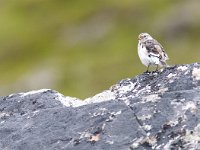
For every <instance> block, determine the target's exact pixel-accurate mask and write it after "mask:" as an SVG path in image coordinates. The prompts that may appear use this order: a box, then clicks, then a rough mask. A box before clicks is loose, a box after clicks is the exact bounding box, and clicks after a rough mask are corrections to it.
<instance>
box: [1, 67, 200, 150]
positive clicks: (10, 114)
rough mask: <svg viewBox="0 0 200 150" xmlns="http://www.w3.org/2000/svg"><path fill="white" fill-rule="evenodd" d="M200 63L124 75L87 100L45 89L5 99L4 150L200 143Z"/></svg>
mask: <svg viewBox="0 0 200 150" xmlns="http://www.w3.org/2000/svg"><path fill="white" fill-rule="evenodd" d="M199 110H200V63H195V64H188V65H177V66H173V67H169V68H165V69H161V70H160V71H159V72H155V73H149V74H147V73H143V74H141V75H138V76H136V77H134V78H131V79H124V80H122V81H120V82H119V83H117V84H116V85H113V86H112V87H111V88H110V89H109V90H106V91H103V92H102V93H100V94H97V95H96V96H94V97H91V98H88V99H86V100H85V101H82V100H79V99H77V98H71V97H65V96H63V95H62V94H60V93H58V92H56V91H53V90H50V89H43V90H39V91H31V92H27V93H18V94H11V95H8V96H5V97H1V98H0V149H6V150H46V149H48V150H60V149H61V150H62V149H63V150H77V149H81V150H102V149H105V150H118V149H119V150H125V149H127V150H128V149H129V150H133V149H138V150H140V149H141V150H143V149H161V150H163V149H165V150H170V149H185V150H188V149H190V150H191V149H198V148H199V147H200V144H199V142H200V111H199Z"/></svg>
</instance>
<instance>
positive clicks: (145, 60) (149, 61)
mask: <svg viewBox="0 0 200 150" xmlns="http://www.w3.org/2000/svg"><path fill="white" fill-rule="evenodd" d="M138 55H139V58H140V60H141V62H142V64H143V65H145V66H149V65H156V64H159V62H160V61H159V58H158V57H153V56H151V57H149V54H148V52H147V50H146V48H145V47H144V46H142V44H140V42H138Z"/></svg>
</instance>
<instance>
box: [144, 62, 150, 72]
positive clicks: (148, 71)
mask: <svg viewBox="0 0 200 150" xmlns="http://www.w3.org/2000/svg"><path fill="white" fill-rule="evenodd" d="M149 66H150V64H148V67H147V71H145V73H149Z"/></svg>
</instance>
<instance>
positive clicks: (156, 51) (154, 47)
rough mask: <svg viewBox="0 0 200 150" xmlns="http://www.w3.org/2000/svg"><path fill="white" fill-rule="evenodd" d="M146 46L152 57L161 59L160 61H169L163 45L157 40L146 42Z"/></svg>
mask: <svg viewBox="0 0 200 150" xmlns="http://www.w3.org/2000/svg"><path fill="white" fill-rule="evenodd" d="M144 45H145V46H146V49H147V51H148V52H149V53H150V55H152V56H155V57H159V58H160V59H164V60H167V59H168V56H167V54H166V53H165V50H164V49H163V47H162V45H161V44H160V43H159V42H157V41H156V40H154V39H151V40H147V41H145V42H144Z"/></svg>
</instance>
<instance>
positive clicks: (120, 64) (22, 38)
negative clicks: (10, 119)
mask: <svg viewBox="0 0 200 150" xmlns="http://www.w3.org/2000/svg"><path fill="white" fill-rule="evenodd" d="M199 6H200V1H199V0H190V1H188V0H176V1H175V0H162V1H161V0H123V1H122V0H20V1H17V0H10V1H6V0H2V1H0V70H1V71H0V73H1V74H0V85H1V86H0V94H1V95H7V94H10V93H13V92H15V93H16V92H26V91H29V90H36V89H41V88H50V89H54V90H57V91H59V92H61V93H63V94H64V95H69V96H74V97H79V98H82V99H84V98H86V97H89V96H92V95H94V94H96V93H99V92H101V91H102V90H105V89H108V88H109V87H110V86H111V85H112V84H115V83H116V82H117V81H119V80H121V79H123V78H128V77H134V76H135V75H137V74H140V73H142V72H144V71H145V70H146V67H145V66H143V65H142V64H141V62H140V60H139V58H138V56H137V42H138V41H137V37H138V34H139V33H141V32H148V33H150V34H151V35H152V36H153V37H154V38H156V39H157V40H158V41H159V42H160V43H161V44H162V45H163V47H164V48H165V50H166V51H167V53H168V55H169V57H170V60H169V64H171V65H173V64H183V63H193V62H198V61H199V59H200V33H199V32H200V7H199Z"/></svg>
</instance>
